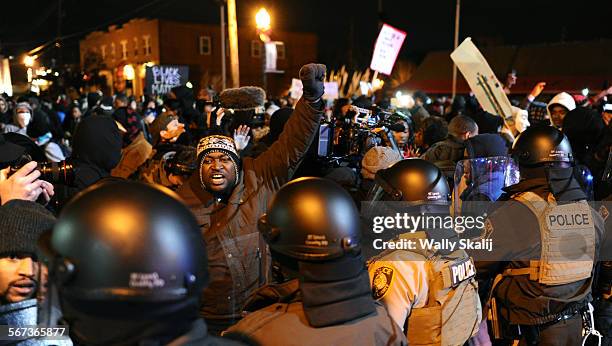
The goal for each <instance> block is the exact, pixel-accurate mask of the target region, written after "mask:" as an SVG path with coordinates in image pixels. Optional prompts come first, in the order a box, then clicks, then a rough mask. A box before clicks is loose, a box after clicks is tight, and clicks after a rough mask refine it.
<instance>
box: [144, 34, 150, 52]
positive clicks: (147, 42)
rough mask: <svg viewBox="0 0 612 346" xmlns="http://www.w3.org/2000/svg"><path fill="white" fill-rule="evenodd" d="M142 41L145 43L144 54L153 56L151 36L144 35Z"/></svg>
mask: <svg viewBox="0 0 612 346" xmlns="http://www.w3.org/2000/svg"><path fill="white" fill-rule="evenodd" d="M142 41H143V42H144V47H142V52H143V54H144V55H151V35H143V36H142Z"/></svg>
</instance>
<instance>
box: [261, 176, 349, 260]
mask: <svg viewBox="0 0 612 346" xmlns="http://www.w3.org/2000/svg"><path fill="white" fill-rule="evenodd" d="M258 226H259V230H260V232H261V233H262V234H263V236H264V238H265V239H266V242H267V243H268V245H269V246H270V250H271V251H272V252H273V253H278V254H281V255H282V256H286V257H289V258H291V259H294V260H298V261H314V262H320V261H329V260H333V259H337V258H341V257H344V256H346V255H358V254H359V253H360V246H359V241H360V227H359V212H358V211H357V207H356V206H355V203H354V202H353V199H352V198H351V196H350V195H349V194H348V193H347V192H346V191H345V190H344V189H342V187H340V185H338V184H336V183H334V182H332V181H331V180H327V179H322V178H312V177H308V178H299V179H296V180H294V181H291V182H289V183H287V184H285V185H284V186H283V187H281V189H280V190H279V191H278V192H277V193H276V195H275V196H274V198H273V199H272V202H271V203H270V205H269V208H268V213H267V214H264V215H263V216H262V217H261V218H260V220H259V225H258Z"/></svg>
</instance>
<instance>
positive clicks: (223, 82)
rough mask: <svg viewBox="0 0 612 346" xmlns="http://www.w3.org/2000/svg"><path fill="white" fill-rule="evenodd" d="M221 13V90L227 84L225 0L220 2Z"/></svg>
mask: <svg viewBox="0 0 612 346" xmlns="http://www.w3.org/2000/svg"><path fill="white" fill-rule="evenodd" d="M220 5H221V6H220V11H219V14H220V15H221V88H222V89H221V90H224V89H225V88H226V87H227V86H226V84H227V81H226V74H225V1H221V3H220Z"/></svg>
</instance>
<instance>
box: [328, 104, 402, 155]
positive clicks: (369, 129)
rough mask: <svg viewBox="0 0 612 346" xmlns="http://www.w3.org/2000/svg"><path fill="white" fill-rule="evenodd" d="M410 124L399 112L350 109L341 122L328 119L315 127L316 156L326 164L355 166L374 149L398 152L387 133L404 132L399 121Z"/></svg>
mask: <svg viewBox="0 0 612 346" xmlns="http://www.w3.org/2000/svg"><path fill="white" fill-rule="evenodd" d="M402 120H403V121H408V122H410V121H411V119H410V116H409V115H406V114H404V113H402V112H400V111H394V110H388V109H383V108H381V107H378V106H376V105H374V106H373V107H372V109H366V108H361V107H357V106H351V107H350V109H349V111H348V112H347V114H346V116H345V117H344V118H343V119H339V118H336V117H332V119H331V120H330V121H324V122H322V123H321V126H320V127H319V143H318V151H317V154H318V156H319V158H320V159H321V160H323V161H326V162H327V163H328V164H333V163H336V164H339V163H340V162H341V161H344V162H349V165H350V164H351V163H353V164H356V165H357V166H358V165H359V162H360V161H361V158H362V157H363V155H364V154H365V152H366V151H367V150H368V149H370V148H371V147H373V146H375V145H384V146H389V147H391V148H393V149H394V150H397V151H399V149H398V147H397V143H395V139H394V137H393V134H392V133H391V131H405V127H404V126H403V125H402V124H398V122H399V121H402Z"/></svg>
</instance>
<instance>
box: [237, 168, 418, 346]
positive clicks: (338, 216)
mask: <svg viewBox="0 0 612 346" xmlns="http://www.w3.org/2000/svg"><path fill="white" fill-rule="evenodd" d="M259 230H260V232H262V234H263V235H264V238H265V239H266V242H267V243H268V245H269V246H270V251H271V253H272V259H273V274H274V276H275V278H276V279H277V281H279V282H280V284H278V285H269V286H264V287H262V288H261V289H260V290H258V291H257V292H256V294H255V296H254V297H253V299H251V300H250V301H249V303H248V304H247V307H246V309H245V310H247V311H254V310H257V311H255V312H251V313H250V314H248V315H246V317H245V318H244V319H242V320H241V321H240V322H238V324H236V325H234V326H232V327H230V328H229V329H228V331H229V332H235V331H239V332H242V333H245V334H248V335H249V336H251V337H253V338H254V339H255V340H256V341H257V342H259V343H260V344H262V345H406V339H405V337H404V336H403V335H402V333H401V330H400V329H399V327H398V326H397V325H396V324H395V322H393V320H392V319H391V317H390V316H389V315H388V313H387V311H386V309H385V308H384V307H383V306H382V305H381V304H380V303H377V302H375V301H374V300H373V299H372V297H371V295H370V285H369V280H368V272H367V270H366V266H365V261H364V259H363V257H362V256H361V253H360V252H361V247H360V226H359V215H358V212H357V208H356V206H355V204H354V203H353V201H352V199H351V197H350V195H349V194H348V193H347V192H346V191H344V190H343V189H342V188H341V187H340V186H339V185H337V184H335V183H333V182H331V181H329V180H325V179H320V178H300V179H297V180H294V181H292V182H290V183H288V184H286V185H285V186H283V187H282V188H281V189H280V190H279V191H278V193H277V194H276V196H275V197H274V198H273V200H272V202H271V204H270V206H269V208H268V213H267V214H264V215H263V216H262V217H261V219H260V222H259Z"/></svg>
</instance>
